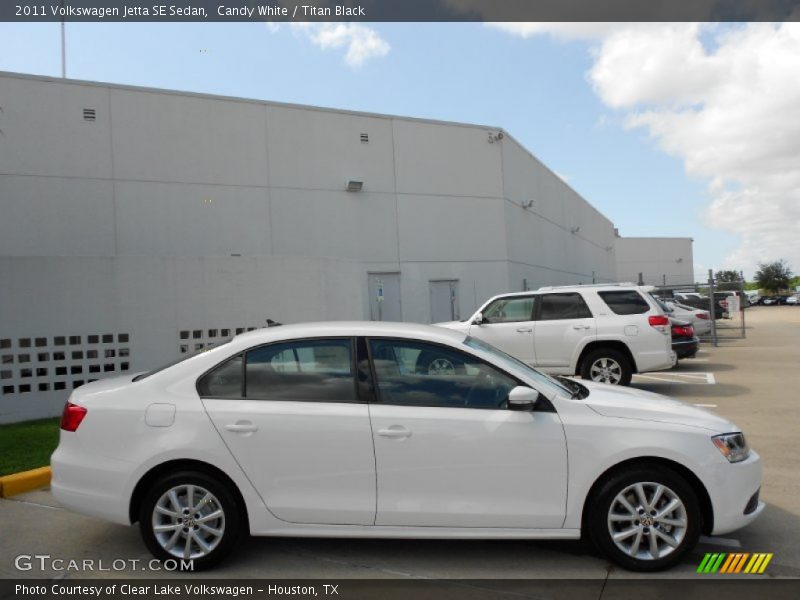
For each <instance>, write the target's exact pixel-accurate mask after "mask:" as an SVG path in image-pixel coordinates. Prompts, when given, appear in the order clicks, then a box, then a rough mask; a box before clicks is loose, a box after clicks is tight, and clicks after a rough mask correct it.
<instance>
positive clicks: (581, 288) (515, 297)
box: [437, 284, 677, 385]
mask: <svg viewBox="0 0 800 600" xmlns="http://www.w3.org/2000/svg"><path fill="white" fill-rule="evenodd" d="M652 289H653V288H652V287H639V286H636V285H632V284H630V285H629V284H604V285H575V286H562V287H543V288H539V289H538V290H536V291H531V292H514V293H508V294H501V295H499V296H495V297H493V298H491V299H489V300H488V301H487V302H485V303H484V304H483V306H481V307H480V308H479V309H478V310H477V311H476V312H475V314H473V315H472V316H471V317H470V318H469V319H467V320H465V321H453V322H450V323H437V325H438V326H440V327H446V328H448V329H455V330H456V331H461V332H463V333H467V334H469V335H471V336H473V337H476V338H478V339H481V340H484V341H486V342H489V343H490V344H492V345H494V346H497V347H498V348H500V349H501V350H503V351H504V352H508V353H509V354H511V355H512V356H514V357H516V358H518V359H520V360H521V361H523V362H524V363H526V364H528V365H530V366H532V367H537V368H539V369H541V370H543V371H545V372H547V373H553V374H559V375H580V376H581V377H583V378H584V379H590V380H592V381H599V382H602V383H612V384H618V385H628V384H629V383H630V381H631V377H632V376H633V374H634V373H644V372H647V371H659V370H663V369H670V368H672V366H673V365H674V364H675V361H676V360H677V359H676V357H675V354H674V353H673V352H672V350H671V346H670V337H669V336H670V333H669V319H668V318H667V317H666V315H665V314H664V311H663V310H662V309H661V308H660V307H659V306H658V304H657V303H656V301H655V300H654V299H653V298H652V297H651V296H650V293H649V292H650V291H652Z"/></svg>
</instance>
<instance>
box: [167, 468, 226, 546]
mask: <svg viewBox="0 0 800 600" xmlns="http://www.w3.org/2000/svg"><path fill="white" fill-rule="evenodd" d="M152 523H153V533H154V534H155V538H156V540H157V541H158V543H159V545H160V546H161V547H162V548H163V549H164V550H165V551H167V552H168V553H169V554H171V555H172V556H174V557H176V558H184V559H195V558H202V557H204V556H207V555H208V554H210V553H211V552H213V550H214V549H215V548H216V547H217V546H218V545H219V543H220V542H221V541H222V538H223V536H224V535H225V511H224V510H223V509H222V504H221V503H220V501H219V500H218V499H217V497H216V496H214V494H212V493H211V492H209V491H208V490H207V489H205V488H203V487H200V486H198V485H192V484H185V485H178V486H175V487H173V488H170V489H169V490H167V491H166V492H164V494H162V495H161V497H160V498H159V499H158V502H156V504H155V507H154V508H153V519H152Z"/></svg>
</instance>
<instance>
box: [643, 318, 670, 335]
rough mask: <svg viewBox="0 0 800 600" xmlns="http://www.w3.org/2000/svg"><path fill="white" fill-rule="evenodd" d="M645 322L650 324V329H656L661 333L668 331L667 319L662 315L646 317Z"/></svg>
mask: <svg viewBox="0 0 800 600" xmlns="http://www.w3.org/2000/svg"><path fill="white" fill-rule="evenodd" d="M647 322H648V323H650V327H653V328H654V329H658V330H659V331H660V332H661V333H667V332H668V331H669V317H665V316H664V315H651V316H649V317H647Z"/></svg>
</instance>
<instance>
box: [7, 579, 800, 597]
mask: <svg viewBox="0 0 800 600" xmlns="http://www.w3.org/2000/svg"><path fill="white" fill-rule="evenodd" d="M176 575H177V574H176ZM662 575H666V577H663V578H658V579H656V578H653V577H643V578H635V577H634V578H631V577H626V578H620V579H616V578H611V577H609V578H606V579H577V578H575V579H494V580H492V579H307V580H303V579H291V580H289V579H286V580H284V579H273V580H268V579H244V578H239V579H200V578H195V577H193V576H185V577H177V578H170V579H166V578H164V579H113V578H110V579H68V578H64V579H55V580H54V579H3V580H0V600H11V599H14V600H22V599H28V600H86V599H91V598H94V599H98V600H131V599H134V598H135V599H143V598H148V599H152V598H159V599H161V600H216V599H222V598H226V599H230V598H236V599H241V600H269V599H276V598H280V599H288V598H291V599H292V600H312V599H314V600H321V599H326V600H362V599H364V600H366V599H369V600H372V599H380V600H412V599H413V600H484V599H489V600H526V599H530V600H545V599H548V600H549V599H552V600H598V599H623V598H624V599H627V598H630V599H631V600H634V599H635V600H641V598H655V599H660V598H663V599H665V600H666V599H674V598H680V599H681V600H695V599H696V600H708V598H712V597H717V598H735V599H736V600H751V599H752V600H763V599H765V598H769V599H770V600H784V599H786V600H796V598H798V597H800V580H798V579H773V578H769V577H764V576H755V577H750V576H731V577H718V576H713V575H710V576H708V577H707V578H706V577H704V578H698V579H671V578H669V577H668V573H667V574H662Z"/></svg>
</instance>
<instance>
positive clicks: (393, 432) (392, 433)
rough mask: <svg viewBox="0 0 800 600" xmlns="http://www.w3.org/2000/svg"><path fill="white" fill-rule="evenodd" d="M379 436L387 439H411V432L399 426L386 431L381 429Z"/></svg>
mask: <svg viewBox="0 0 800 600" xmlns="http://www.w3.org/2000/svg"><path fill="white" fill-rule="evenodd" d="M378 435H380V436H382V437H387V438H394V439H402V438H407V437H411V432H410V431H409V430H408V429H406V428H405V427H401V426H399V425H392V426H391V427H387V428H386V429H379V430H378Z"/></svg>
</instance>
